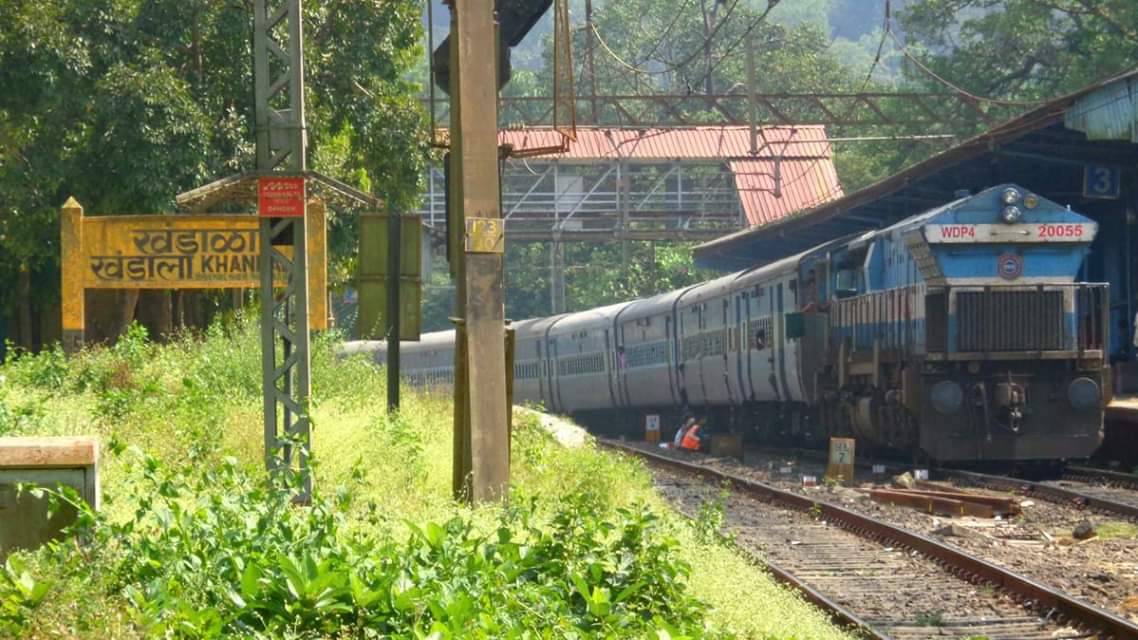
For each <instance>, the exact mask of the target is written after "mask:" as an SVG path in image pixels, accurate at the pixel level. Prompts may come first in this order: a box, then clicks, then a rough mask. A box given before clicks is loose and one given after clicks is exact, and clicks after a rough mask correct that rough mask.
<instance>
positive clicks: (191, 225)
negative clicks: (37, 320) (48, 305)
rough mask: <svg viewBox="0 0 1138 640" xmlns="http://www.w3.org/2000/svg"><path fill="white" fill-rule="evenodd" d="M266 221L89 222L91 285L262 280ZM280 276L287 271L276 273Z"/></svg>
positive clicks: (86, 249) (86, 282)
mask: <svg viewBox="0 0 1138 640" xmlns="http://www.w3.org/2000/svg"><path fill="white" fill-rule="evenodd" d="M259 222H260V220H259V219H258V218H254V217H251V216H234V215H216V216H214V215H194V216H106V217H98V218H86V219H84V220H83V253H84V260H83V267H84V269H83V286H84V287H85V288H88V289H221V288H246V287H255V286H258V285H259V284H260V264H259V263H260V250H261V249H260V228H259ZM274 276H276V279H278V280H279V279H280V277H283V274H274Z"/></svg>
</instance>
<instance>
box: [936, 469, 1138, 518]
mask: <svg viewBox="0 0 1138 640" xmlns="http://www.w3.org/2000/svg"><path fill="white" fill-rule="evenodd" d="M936 473H937V475H938V477H940V478H944V479H947V480H954V481H957V482H962V483H966V484H970V485H973V486H977V487H987V488H989V489H996V490H999V491H1014V492H1017V493H1020V494H1022V495H1025V496H1032V497H1039V498H1042V499H1044V500H1049V501H1051V502H1056V503H1059V504H1068V505H1074V506H1076V507H1079V508H1087V509H1095V510H1097V511H1104V512H1107V513H1113V514H1116V515H1120V516H1124V517H1127V518H1131V519H1134V520H1138V506H1136V505H1133V504H1127V503H1125V502H1118V501H1117V500H1111V499H1109V498H1101V497H1098V496H1094V495H1090V494H1087V493H1083V492H1081V491H1075V490H1073V489H1067V488H1064V487H1055V486H1052V485H1049V484H1043V483H1041V482H1033V481H1031V480H1022V479H1020V478H1009V477H1007V476H994V475H990V474H987V473H977V472H975V471H961V470H959V469H943V468H941V469H937V470H936Z"/></svg>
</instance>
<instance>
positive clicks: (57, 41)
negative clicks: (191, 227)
mask: <svg viewBox="0 0 1138 640" xmlns="http://www.w3.org/2000/svg"><path fill="white" fill-rule="evenodd" d="M0 8H2V12H3V14H4V17H5V19H4V20H3V21H0V87H3V89H4V90H3V91H0V202H2V203H3V204H0V278H3V279H4V280H5V281H11V282H14V281H15V280H16V275H15V274H17V273H19V272H21V270H23V271H25V272H30V274H31V276H32V279H33V282H34V286H33V287H32V289H33V291H32V293H33V297H34V298H35V300H36V301H37V302H39V303H41V304H43V303H49V302H52V301H55V300H57V299H58V295H59V292H58V283H59V270H58V269H59V266H58V265H59V239H58V216H59V207H60V206H61V205H62V204H63V202H64V201H65V200H66V199H67V197H68V196H72V195H73V196H75V197H76V198H77V199H78V200H79V201H80V202H81V203H82V204H83V205H84V206H85V207H86V210H87V212H88V215H90V214H94V213H132V214H135V213H153V212H160V211H168V210H170V209H172V206H173V199H174V196H175V195H176V194H177V193H179V192H181V191H185V190H187V189H190V188H192V187H195V186H199V185H200V184H202V183H203V182H205V181H206V180H212V179H216V178H220V177H223V176H226V175H229V174H233V173H236V172H238V171H240V170H243V169H251V168H252V162H253V144H252V142H253V134H252V131H253V104H252V50H251V46H250V41H251V38H250V34H251V29H252V4H251V3H241V2H206V3H185V2H177V1H174V0H159V1H155V2H116V1H114V0H81V1H80V0H61V1H60V2H51V3H41V2H35V1H31V0H6V1H5V2H3V3H0ZM304 19H305V47H306V68H305V71H306V88H307V91H306V106H307V117H308V126H309V140H310V145H311V147H312V148H311V156H312V165H313V167H314V168H315V169H316V170H318V171H321V172H324V173H326V174H328V175H332V176H335V177H337V178H339V179H341V180H344V181H346V182H349V183H351V184H353V185H354V186H358V187H360V188H362V189H364V190H366V191H369V192H372V193H375V194H376V195H379V196H381V197H382V198H384V199H385V200H387V201H388V202H390V203H391V204H392V205H393V206H394V207H397V208H399V207H402V208H407V207H409V206H410V204H411V203H412V202H413V201H414V200H415V199H416V198H417V197H418V190H419V180H420V178H419V176H420V173H421V170H422V168H423V163H424V161H425V159H426V154H427V147H426V141H425V133H424V123H423V117H422V113H421V109H419V106H418V103H417V100H416V98H415V94H416V92H417V86H416V85H415V84H414V83H412V82H409V81H408V80H407V74H408V72H409V70H410V69H411V67H412V64H413V61H414V60H416V59H417V58H418V57H419V56H420V54H421V52H422V51H421V49H420V48H419V46H418V39H419V34H420V30H421V29H420V24H419V15H418V5H417V3H415V2H413V1H412V0H388V1H385V2H347V1H337V2H322V3H315V2H310V3H306V9H305V16H304ZM329 224H330V227H331V235H330V237H331V238H332V242H333V243H334V246H335V247H337V248H338V249H339V250H340V251H341V252H343V249H344V247H346V246H347V245H349V244H350V243H351V242H352V238H353V237H354V233H355V232H354V227H353V225H352V224H351V223H350V221H348V220H343V219H341V218H340V217H339V216H338V215H337V212H336V211H330V216H329ZM14 293H15V292H14V290H13V289H12V288H10V287H7V288H2V289H0V309H2V308H6V307H9V306H11V305H12V304H13V302H14V300H13V299H12V296H13V294H14Z"/></svg>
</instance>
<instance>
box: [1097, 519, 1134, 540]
mask: <svg viewBox="0 0 1138 640" xmlns="http://www.w3.org/2000/svg"><path fill="white" fill-rule="evenodd" d="M1095 533H1096V534H1097V535H1098V537H1099V539H1101V540H1111V539H1122V540H1133V539H1135V538H1138V525H1135V524H1133V523H1130V522H1118V521H1110V522H1103V523H1102V524H1100V525H1098V526H1097V527H1095Z"/></svg>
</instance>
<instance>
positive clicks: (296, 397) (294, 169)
mask: <svg viewBox="0 0 1138 640" xmlns="http://www.w3.org/2000/svg"><path fill="white" fill-rule="evenodd" d="M253 4H254V6H253V84H254V91H253V96H254V102H255V104H254V106H255V114H256V119H257V122H256V140H257V170H258V172H259V173H260V174H261V175H262V179H264V176H269V175H272V174H276V175H278V176H281V177H285V178H299V179H300V180H302V181H303V180H304V173H305V170H306V168H307V167H306V164H305V151H306V146H307V144H306V143H307V139H306V138H307V132H306V128H305V126H306V125H305V119H304V61H303V55H304V30H303V25H302V21H303V20H302V16H303V14H302V13H301V0H283V2H282V1H280V0H254V3H253ZM301 191H302V192H303V187H301ZM304 206H305V207H307V203H305V205H304ZM262 213H263V212H262ZM303 213H304V212H303V211H302V214H303ZM306 218H307V216H305V215H301V216H300V217H284V218H273V217H262V218H261V227H260V253H261V260H260V268H261V374H262V383H263V386H264V391H263V392H264V412H265V416H264V418H265V422H264V428H265V463H266V465H267V466H268V468H269V470H270V471H271V472H280V471H282V470H288V469H290V468H291V467H292V464H293V456H294V451H293V447H294V445H296V446H299V447H300V453H299V456H298V457H299V471H300V474H301V489H300V494H299V495H298V496H296V500H297V502H300V503H308V502H309V501H310V500H311V497H312V474H311V472H310V470H309V468H308V455H309V446H310V445H311V438H310V433H309V430H310V421H309V417H308V410H309V407H308V400H309V396H310V394H311V390H312V389H311V371H310V360H309V332H308V277H307V273H308V269H307V264H306V254H307V251H306V249H307V244H306V229H305V224H306ZM278 242H279V243H280V244H279V245H278V244H274V243H278ZM283 247H291V249H292V254H291V256H289V255H288V254H287V253H285V252H283V251H282V250H281V249H282V248H283ZM274 272H282V273H283V274H284V275H285V281H286V284H285V288H284V289H283V290H282V291H281V292H280V293H279V294H277V293H276V292H274V290H273V274H274ZM278 345H279V346H280V353H281V355H282V358H281V359H279V360H278V358H277V347H278Z"/></svg>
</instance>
